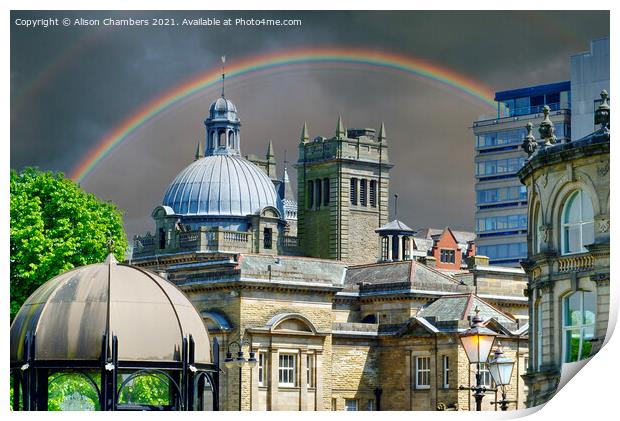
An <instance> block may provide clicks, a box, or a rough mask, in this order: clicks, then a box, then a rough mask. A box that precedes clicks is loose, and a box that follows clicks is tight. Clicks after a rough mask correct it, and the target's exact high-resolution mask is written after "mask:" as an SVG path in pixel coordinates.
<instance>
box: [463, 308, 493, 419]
mask: <svg viewBox="0 0 620 421" xmlns="http://www.w3.org/2000/svg"><path fill="white" fill-rule="evenodd" d="M471 322H472V323H471V328H469V329H467V330H466V331H465V332H463V333H461V336H460V338H461V343H462V345H463V348H464V349H465V353H466V354H467V359H468V360H469V363H470V364H476V385H475V386H471V387H467V386H460V387H459V389H461V390H471V391H472V392H474V398H475V399H476V411H482V398H483V397H484V394H485V392H486V391H487V390H488V389H487V388H486V387H485V386H483V385H482V373H480V364H484V363H485V362H486V361H487V360H488V358H489V354H490V353H491V348H492V347H493V342H494V341H495V336H497V334H496V333H495V332H493V331H492V330H491V329H487V328H486V327H484V326H483V325H482V318H481V317H480V310H479V309H478V308H477V307H476V315H475V316H474V317H473V319H472V320H471Z"/></svg>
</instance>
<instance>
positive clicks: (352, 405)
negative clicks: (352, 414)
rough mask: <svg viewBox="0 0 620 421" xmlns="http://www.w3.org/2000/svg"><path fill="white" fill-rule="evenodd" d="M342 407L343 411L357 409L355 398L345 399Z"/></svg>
mask: <svg viewBox="0 0 620 421" xmlns="http://www.w3.org/2000/svg"><path fill="white" fill-rule="evenodd" d="M344 409H345V411H357V399H345V400H344Z"/></svg>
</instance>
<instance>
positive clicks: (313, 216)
mask: <svg viewBox="0 0 620 421" xmlns="http://www.w3.org/2000/svg"><path fill="white" fill-rule="evenodd" d="M386 140H387V139H386V135H385V127H384V125H383V124H382V125H381V129H380V130H379V135H378V136H377V135H376V132H375V130H374V129H349V130H346V129H345V128H344V125H343V123H342V119H341V118H340V117H339V118H338V124H337V127H336V135H335V136H334V137H332V138H329V139H327V138H324V137H315V138H314V139H312V140H310V137H309V135H308V127H307V125H306V124H305V123H304V126H303V129H302V132H301V137H300V143H299V160H298V162H297V165H296V168H297V202H298V237H299V239H300V246H301V252H302V253H303V254H304V255H306V256H310V257H320V258H329V259H338V260H342V261H345V262H347V263H351V264H361V263H373V262H376V261H377V259H378V258H379V252H380V244H379V239H378V237H377V235H376V233H375V230H376V229H377V228H379V227H381V226H383V225H384V224H385V223H386V222H387V218H388V203H389V185H390V179H389V175H390V168H392V165H391V164H390V161H389V159H388V148H387V141H386Z"/></svg>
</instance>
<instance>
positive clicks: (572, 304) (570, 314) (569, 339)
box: [562, 291, 596, 363]
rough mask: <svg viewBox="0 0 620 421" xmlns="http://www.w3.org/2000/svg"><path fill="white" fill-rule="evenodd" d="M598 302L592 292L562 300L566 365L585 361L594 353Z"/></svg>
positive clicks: (576, 294)
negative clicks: (593, 342)
mask: <svg viewBox="0 0 620 421" xmlns="http://www.w3.org/2000/svg"><path fill="white" fill-rule="evenodd" d="M595 306H596V302H595V296H594V293H593V292H591V291H576V292H573V293H572V294H570V295H569V296H567V297H564V299H563V300H562V307H563V308H562V313H563V328H562V330H563V333H564V339H563V341H562V342H563V345H562V353H563V358H562V361H564V362H566V363H570V362H574V361H579V360H583V359H585V358H588V357H589V356H590V354H591V353H592V339H594V325H595V323H596V307H595Z"/></svg>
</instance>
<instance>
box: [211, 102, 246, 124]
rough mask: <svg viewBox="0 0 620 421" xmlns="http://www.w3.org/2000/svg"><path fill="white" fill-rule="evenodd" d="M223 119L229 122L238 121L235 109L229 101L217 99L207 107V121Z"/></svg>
mask: <svg viewBox="0 0 620 421" xmlns="http://www.w3.org/2000/svg"><path fill="white" fill-rule="evenodd" d="M216 119H224V120H229V121H238V120H239V117H238V116H237V107H235V104H233V103H232V102H231V101H230V100H228V99H226V98H224V97H223V96H222V97H219V98H218V99H216V100H215V101H213V103H212V104H211V107H209V118H208V120H216Z"/></svg>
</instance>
